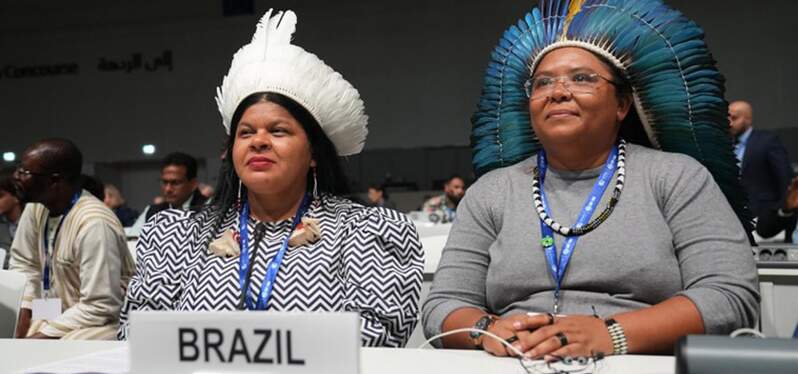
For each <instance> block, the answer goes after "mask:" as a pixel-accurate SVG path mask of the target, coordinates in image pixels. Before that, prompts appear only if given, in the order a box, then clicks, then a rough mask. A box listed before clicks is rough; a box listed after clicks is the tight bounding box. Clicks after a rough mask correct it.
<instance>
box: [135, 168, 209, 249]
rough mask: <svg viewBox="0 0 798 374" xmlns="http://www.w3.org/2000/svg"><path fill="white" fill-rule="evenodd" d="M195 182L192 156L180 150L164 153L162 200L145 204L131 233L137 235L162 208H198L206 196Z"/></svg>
mask: <svg viewBox="0 0 798 374" xmlns="http://www.w3.org/2000/svg"><path fill="white" fill-rule="evenodd" d="M197 184H198V182H197V160H196V159H194V157H191V156H190V155H188V154H185V153H182V152H174V153H170V154H168V155H166V157H165V158H164V159H163V161H162V162H161V196H162V197H163V199H164V202H162V203H160V204H153V205H149V206H147V207H146V208H145V209H144V211H143V212H142V213H141V215H139V218H138V219H137V220H136V223H135V224H134V225H133V227H132V230H131V231H132V232H131V234H132V235H134V236H137V235H138V234H139V233H140V232H141V228H142V227H144V223H145V222H147V220H149V219H150V217H152V216H154V215H155V214H156V213H158V212H160V211H162V210H166V209H183V210H193V211H198V210H200V209H201V208H202V206H203V205H204V204H205V202H206V201H207V200H208V198H207V197H205V196H203V195H202V193H200V191H199V189H198V188H197Z"/></svg>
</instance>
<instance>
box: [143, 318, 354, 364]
mask: <svg viewBox="0 0 798 374" xmlns="http://www.w3.org/2000/svg"><path fill="white" fill-rule="evenodd" d="M129 328H130V330H129V336H128V340H129V344H130V361H131V362H130V368H131V373H133V374H142V373H175V374H179V373H244V372H259V373H270V374H303V373H314V374H316V373H331V374H357V373H358V372H359V369H360V356H359V355H360V319H359V316H358V315H357V314H356V313H313V312H243V311H235V312H229V311H228V312H133V313H132V314H131V315H130V327H129Z"/></svg>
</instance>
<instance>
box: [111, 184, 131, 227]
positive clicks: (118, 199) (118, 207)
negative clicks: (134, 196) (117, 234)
mask: <svg viewBox="0 0 798 374" xmlns="http://www.w3.org/2000/svg"><path fill="white" fill-rule="evenodd" d="M103 202H104V203H105V206H107V207H108V208H110V209H111V210H112V211H113V212H114V214H116V217H117V218H119V221H120V222H122V226H123V227H130V226H132V225H133V224H134V223H135V222H136V217H138V216H139V212H137V211H135V210H134V209H132V208H130V207H128V206H127V205H126V204H125V198H124V197H123V196H122V192H121V191H119V189H118V188H116V186H114V185H113V184H110V183H106V184H105V200H103Z"/></svg>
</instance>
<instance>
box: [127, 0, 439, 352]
mask: <svg viewBox="0 0 798 374" xmlns="http://www.w3.org/2000/svg"><path fill="white" fill-rule="evenodd" d="M296 21H297V19H296V15H295V14H294V13H293V12H291V11H286V12H279V13H277V14H275V15H274V16H273V17H272V11H271V10H270V11H269V12H267V13H266V15H265V16H264V17H263V18H262V20H261V22H260V24H259V25H258V28H257V29H256V32H255V36H254V37H253V38H252V43H251V44H248V45H246V46H244V47H243V48H241V49H240V50H239V51H238V52H237V53H236V54H235V56H234V58H233V63H232V66H231V69H230V72H229V73H228V75H227V76H226V77H225V78H224V80H223V83H222V87H221V88H220V89H219V90H217V92H218V96H217V97H216V101H217V103H218V106H219V111H220V112H221V114H222V123H223V125H224V127H225V130H226V131H227V132H228V138H227V143H226V144H227V146H226V156H225V157H224V159H223V160H222V166H221V169H220V171H219V184H218V186H217V189H216V191H217V193H216V197H215V198H214V200H213V202H212V203H211V204H209V205H207V206H205V207H203V208H202V210H201V211H200V212H198V213H195V212H186V211H177V210H166V211H163V212H161V213H160V214H158V215H156V216H155V217H154V218H153V219H151V220H150V221H149V222H148V223H147V225H146V226H145V228H144V231H143V232H142V236H141V238H140V239H139V241H138V247H137V255H138V263H137V266H138V269H137V272H136V276H135V277H133V279H132V280H131V282H130V289H129V291H128V294H127V299H126V301H125V307H124V308H123V311H122V316H121V326H120V338H125V337H126V336H127V332H128V328H132V329H135V326H130V327H129V326H128V324H129V320H128V316H129V313H130V311H133V310H159V309H160V310H164V309H165V310H250V311H263V310H269V311H331V312H333V311H341V312H355V313H359V314H360V321H361V327H360V328H361V330H360V331H361V338H362V343H363V345H369V346H390V347H399V346H403V345H404V344H405V342H406V341H407V339H408V338H409V336H410V333H411V332H412V331H413V327H414V326H415V324H416V321H417V319H418V298H419V293H420V291H421V280H422V271H423V253H422V250H421V244H420V242H419V239H418V234H417V233H416V230H415V226H414V225H413V223H412V222H410V221H409V220H408V219H407V218H406V217H405V216H404V214H401V213H399V212H396V211H394V210H390V209H383V208H370V207H369V208H367V207H363V206H362V205H358V204H354V203H352V202H351V201H349V200H346V199H343V198H341V197H339V196H337V195H338V194H341V193H344V192H345V190H346V188H347V186H348V185H347V183H346V178H345V175H344V173H343V170H342V168H341V165H340V160H339V157H338V156H348V155H353V154H357V153H359V152H360V151H361V150H362V148H363V144H364V142H365V139H366V133H367V129H366V123H367V118H368V117H366V115H365V113H364V106H363V101H362V100H361V99H360V95H359V94H358V92H357V90H356V89H355V88H354V87H352V86H351V85H350V84H349V82H347V81H345V80H344V79H343V77H342V76H341V75H340V74H339V73H337V72H335V71H334V70H332V69H331V68H330V67H329V66H327V65H325V64H324V63H323V62H322V61H321V60H319V58H318V57H316V56H315V55H313V54H310V53H308V52H306V51H305V50H303V49H302V48H300V47H297V46H295V45H292V44H290V40H291V35H292V34H293V30H294V28H295V25H296ZM267 41H268V48H267ZM289 93H290V95H291V97H289V96H288V94H289ZM250 253H251V254H252V255H251V256H250ZM270 264H271V265H270ZM267 265H268V266H267ZM272 265H274V266H272Z"/></svg>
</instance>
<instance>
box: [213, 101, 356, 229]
mask: <svg viewBox="0 0 798 374" xmlns="http://www.w3.org/2000/svg"><path fill="white" fill-rule="evenodd" d="M260 102H270V103H274V104H277V105H279V106H281V107H283V108H285V110H287V111H288V113H290V114H291V115H292V116H293V117H294V119H296V120H297V122H299V124H300V125H301V126H302V129H303V130H304V131H305V133H306V134H307V137H308V142H309V143H310V150H311V153H312V157H313V159H314V160H315V161H316V178H317V183H318V186H317V190H318V192H319V193H320V194H321V193H328V194H333V195H342V194H346V193H347V192H348V190H349V188H348V186H349V183H348V181H347V179H346V175H345V174H344V172H343V168H342V167H341V163H340V159H339V157H338V152H337V151H336V149H335V145H334V144H333V143H332V141H331V140H330V138H328V137H327V135H326V134H324V130H322V128H321V126H320V125H319V123H318V122H317V121H316V119H315V118H313V115H311V114H310V112H309V111H308V110H307V109H305V108H304V107H303V106H302V105H300V104H299V103H297V102H296V101H294V100H293V99H291V98H289V97H287V96H285V95H282V94H278V93H273V92H259V93H254V94H252V95H249V96H247V97H246V98H245V99H244V100H242V101H241V104H239V105H238V108H236V111H235V113H233V118H232V121H231V122H230V134H229V135H228V136H227V141H226V142H225V148H224V156H223V157H222V165H221V167H220V168H219V179H218V182H217V184H216V195H215V198H214V200H213V202H212V203H211V205H209V206H207V207H206V208H205V209H204V210H203V212H205V214H201V215H200V216H204V215H206V214H209V215H213V216H215V217H214V218H213V219H214V220H215V222H216V229H217V230H218V229H219V228H220V227H221V223H222V222H223V219H224V218H223V217H224V215H226V214H227V213H229V212H230V211H231V209H235V204H236V199H237V196H238V186H239V179H238V175H237V174H236V171H235V167H234V166H233V143H234V142H235V139H236V128H237V127H238V122H240V121H241V117H242V116H243V115H244V111H246V110H247V109H248V108H249V107H251V106H252V105H255V104H257V103H260ZM311 180H313V171H312V170H308V181H311ZM313 187H314V186H313V184H312V183H310V182H309V183H308V184H307V191H308V192H311V191H312V190H313ZM242 190H243V191H242V194H243V195H245V194H246V187H245V186H242ZM214 236H215V235H214Z"/></svg>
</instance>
